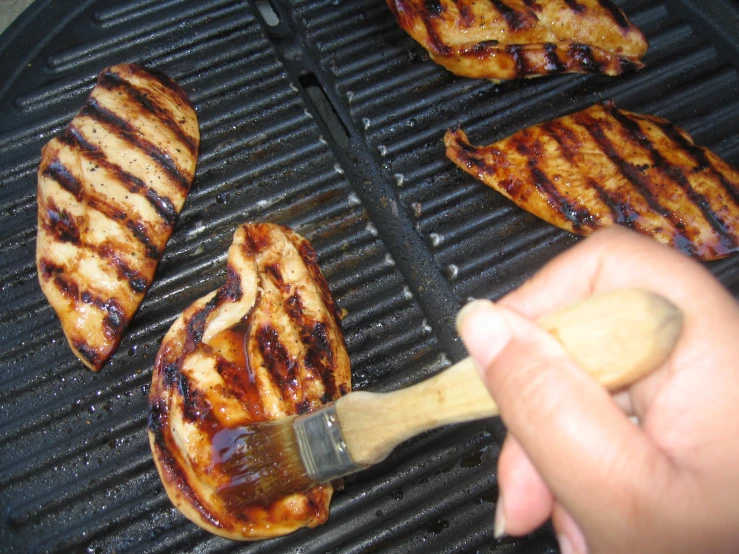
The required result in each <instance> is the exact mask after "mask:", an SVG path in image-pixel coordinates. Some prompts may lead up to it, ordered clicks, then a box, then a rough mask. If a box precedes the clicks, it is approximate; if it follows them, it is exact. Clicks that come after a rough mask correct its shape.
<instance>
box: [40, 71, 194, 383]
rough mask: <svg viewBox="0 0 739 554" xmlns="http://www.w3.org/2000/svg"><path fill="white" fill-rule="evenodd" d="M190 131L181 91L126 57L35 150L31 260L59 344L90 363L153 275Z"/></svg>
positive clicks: (181, 195) (174, 209) (182, 192)
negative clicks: (56, 324)
mask: <svg viewBox="0 0 739 554" xmlns="http://www.w3.org/2000/svg"><path fill="white" fill-rule="evenodd" d="M199 144H200V132H199V130H198V121H197V117H196V115H195V111H194V110H193V108H192V106H191V105H190V102H189V100H188V98H187V95H186V94H185V91H183V90H182V88H180V86H179V85H178V84H177V83H175V82H174V81H172V80H171V79H169V78H168V77H166V76H164V75H162V74H160V73H155V72H151V71H149V70H146V69H144V68H142V67H138V66H135V65H117V66H115V67H110V68H108V69H105V70H104V71H103V72H102V73H100V75H99V76H98V81H97V84H96V85H95V87H94V88H93V89H92V92H91V93H90V96H89V97H88V99H87V102H86V103H85V105H84V106H83V107H82V109H81V110H80V111H79V113H78V114H77V115H76V116H75V117H74V118H73V119H72V121H71V122H70V124H69V125H68V126H67V128H66V129H64V132H63V133H62V134H61V136H58V137H55V138H53V139H52V140H51V141H50V142H49V143H47V144H46V146H44V148H43V150H42V152H41V164H40V165H39V168H38V192H37V199H38V236H37V239H36V265H37V268H38V276H39V282H40V284H41V290H42V291H43V292H44V294H45V295H46V297H47V299H48V300H49V303H50V304H51V305H52V307H53V308H54V310H55V311H56V313H57V315H58V316H59V319H60V320H61V323H62V328H63V329H64V333H65V335H66V336H67V340H68V341H69V345H70V347H71V348H72V350H73V351H74V353H75V354H76V355H77V357H79V359H80V360H81V361H82V362H83V363H84V364H85V365H87V366H88V367H90V368H91V369H93V370H95V371H97V370H99V369H100V368H101V367H102V366H103V364H104V363H105V362H106V361H107V360H108V358H109V357H110V356H111V355H112V354H113V352H115V350H116V348H117V347H118V344H119V343H120V340H121V337H122V336H123V333H124V331H125V330H126V327H127V326H128V323H129V322H130V321H131V318H132V317H133V315H134V313H135V312H136V310H137V309H138V307H139V304H140V303H141V301H142V300H143V298H144V295H145V294H146V291H147V289H148V288H149V286H150V285H151V282H152V280H153V278H154V271H155V270H156V267H157V264H158V263H159V260H160V259H161V257H162V254H163V253H164V248H165V246H166V245H167V241H168V240H169V237H170V235H171V234H172V230H173V229H174V226H175V223H176V221H177V217H178V215H179V213H180V211H181V210H182V206H183V205H184V203H185V199H186V198H187V194H188V192H189V190H190V185H191V183H192V180H193V177H194V175H195V164H196V162H197V156H198V147H199Z"/></svg>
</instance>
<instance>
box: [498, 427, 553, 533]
mask: <svg viewBox="0 0 739 554" xmlns="http://www.w3.org/2000/svg"><path fill="white" fill-rule="evenodd" d="M498 487H499V489H500V496H501V497H502V496H503V495H504V494H505V498H506V502H505V507H504V510H505V514H504V516H505V522H506V533H507V534H509V535H514V536H521V535H526V534H527V533H531V532H532V531H534V530H535V529H537V528H538V527H539V526H541V525H542V524H543V523H544V522H545V521H546V520H547V519H549V516H550V515H551V513H552V508H553V506H554V497H553V496H552V493H551V491H550V490H549V488H548V487H547V485H546V484H545V483H544V480H543V479H542V478H541V476H540V475H539V472H538V471H537V470H536V468H535V467H534V465H533V463H532V462H531V460H530V459H529V457H528V456H527V455H526V453H525V452H524V450H523V448H521V445H520V444H519V443H518V441H517V440H516V439H515V438H513V437H512V436H511V435H508V437H506V440H505V442H504V443H503V449H502V450H501V453H500V457H499V458H498Z"/></svg>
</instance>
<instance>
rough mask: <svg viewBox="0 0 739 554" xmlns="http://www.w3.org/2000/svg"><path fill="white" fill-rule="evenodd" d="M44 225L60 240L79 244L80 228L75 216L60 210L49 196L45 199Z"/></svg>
mask: <svg viewBox="0 0 739 554" xmlns="http://www.w3.org/2000/svg"><path fill="white" fill-rule="evenodd" d="M46 204H47V205H46V219H45V221H44V227H45V228H46V229H47V231H48V232H49V233H50V234H52V235H54V237H55V238H56V239H57V240H59V241H61V242H70V243H72V244H79V242H80V229H79V227H78V226H77V222H76V221H75V218H74V217H73V216H72V215H71V214H69V213H68V212H67V211H66V210H60V209H59V208H58V207H57V206H56V204H55V203H54V201H53V200H52V199H51V198H48V199H47V201H46Z"/></svg>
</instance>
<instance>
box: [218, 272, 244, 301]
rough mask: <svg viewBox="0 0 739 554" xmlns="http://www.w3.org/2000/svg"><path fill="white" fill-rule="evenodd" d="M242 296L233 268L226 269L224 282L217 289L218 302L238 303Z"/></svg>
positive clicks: (237, 276)
mask: <svg viewBox="0 0 739 554" xmlns="http://www.w3.org/2000/svg"><path fill="white" fill-rule="evenodd" d="M242 295H243V291H242V290H241V279H240V278H239V275H238V274H237V273H236V271H235V270H234V268H232V267H230V266H228V267H226V282H225V283H224V285H223V286H222V287H221V288H219V289H218V294H217V297H218V302H219V303H220V302H223V301H229V302H238V301H239V300H240V299H241V297H242Z"/></svg>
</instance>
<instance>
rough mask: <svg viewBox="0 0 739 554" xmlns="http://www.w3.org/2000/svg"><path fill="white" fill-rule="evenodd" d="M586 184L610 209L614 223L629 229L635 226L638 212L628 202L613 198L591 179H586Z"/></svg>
mask: <svg viewBox="0 0 739 554" xmlns="http://www.w3.org/2000/svg"><path fill="white" fill-rule="evenodd" d="M588 186H589V187H591V188H592V189H593V190H594V191H595V192H596V193H597V194H598V198H599V199H600V201H601V202H603V204H605V205H606V206H607V207H608V209H609V210H611V214H612V215H613V222H614V223H616V224H618V225H622V226H623V227H628V228H629V229H635V228H636V225H634V222H635V221H636V220H638V219H639V213H638V212H637V211H636V210H635V209H634V207H633V206H632V205H631V204H629V203H628V202H619V201H618V200H616V199H615V198H612V197H611V195H609V194H608V192H606V190H605V189H604V188H603V187H601V186H600V185H598V183H596V182H595V181H593V180H589V181H588Z"/></svg>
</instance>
